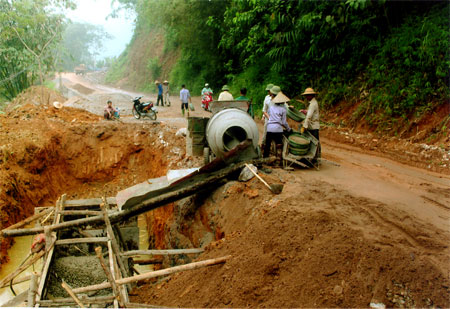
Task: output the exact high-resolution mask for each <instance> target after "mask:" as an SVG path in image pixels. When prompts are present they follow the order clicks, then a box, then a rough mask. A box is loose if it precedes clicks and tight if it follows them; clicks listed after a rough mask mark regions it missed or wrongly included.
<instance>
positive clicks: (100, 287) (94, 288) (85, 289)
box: [73, 255, 231, 294]
mask: <svg viewBox="0 0 450 309" xmlns="http://www.w3.org/2000/svg"><path fill="white" fill-rule="evenodd" d="M229 258H231V255H227V256H224V257H220V258H217V259H210V260H205V261H200V262H193V263H189V264H185V265H180V266H175V267H171V268H166V269H161V270H156V271H149V272H146V273H143V274H140V275H136V276H131V277H127V278H122V279H118V280H116V283H117V284H129V283H132V282H137V281H142V280H146V279H150V278H157V277H161V276H167V275H170V274H174V273H177V272H181V271H186V270H193V269H197V268H201V267H206V266H211V265H217V264H221V263H225V262H226V260H228V259H229ZM110 287H111V284H109V282H104V283H100V284H94V285H89V286H85V287H81V288H77V289H74V290H73V291H74V293H77V294H78V293H86V292H90V291H97V290H103V289H107V288H110Z"/></svg>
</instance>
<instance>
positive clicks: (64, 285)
mask: <svg viewBox="0 0 450 309" xmlns="http://www.w3.org/2000/svg"><path fill="white" fill-rule="evenodd" d="M61 286H62V287H63V288H64V290H66V292H67V293H68V294H69V295H70V297H72V298H73V300H74V301H75V302H76V303H77V305H78V306H79V307H80V308H86V306H85V305H83V303H82V302H81V301H80V300H79V299H78V297H77V295H75V293H74V292H73V290H72V288H71V287H70V286H69V285H68V284H67V283H66V282H65V281H63V282H62V283H61Z"/></svg>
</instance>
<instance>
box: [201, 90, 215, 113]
mask: <svg viewBox="0 0 450 309" xmlns="http://www.w3.org/2000/svg"><path fill="white" fill-rule="evenodd" d="M212 101H213V98H212V93H211V92H205V93H204V94H203V96H202V108H203V109H204V110H205V111H211V109H210V107H209V103H211V102H212Z"/></svg>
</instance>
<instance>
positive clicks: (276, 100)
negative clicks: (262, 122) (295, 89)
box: [272, 91, 291, 104]
mask: <svg viewBox="0 0 450 309" xmlns="http://www.w3.org/2000/svg"><path fill="white" fill-rule="evenodd" d="M290 100H291V99H289V98H288V97H287V96H286V95H285V94H284V93H283V92H282V91H280V92H279V93H278V94H277V96H276V97H275V98H273V99H272V103H275V104H279V103H285V102H289V101H290Z"/></svg>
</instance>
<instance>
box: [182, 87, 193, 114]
mask: <svg viewBox="0 0 450 309" xmlns="http://www.w3.org/2000/svg"><path fill="white" fill-rule="evenodd" d="M185 87H186V86H185V85H184V84H183V85H181V90H180V100H181V113H182V114H183V117H184V110H185V109H186V110H187V116H188V117H189V106H188V103H191V104H192V100H191V94H190V93H189V90H187V89H186V88H185Z"/></svg>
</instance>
